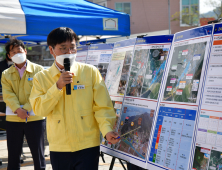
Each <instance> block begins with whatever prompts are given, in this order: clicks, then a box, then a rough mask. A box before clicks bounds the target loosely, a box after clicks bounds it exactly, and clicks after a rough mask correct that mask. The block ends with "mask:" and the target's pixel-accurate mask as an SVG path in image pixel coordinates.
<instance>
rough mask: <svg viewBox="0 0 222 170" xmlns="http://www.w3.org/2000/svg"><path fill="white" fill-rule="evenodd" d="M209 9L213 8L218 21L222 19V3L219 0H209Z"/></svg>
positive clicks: (207, 4) (207, 3) (207, 2)
mask: <svg viewBox="0 0 222 170" xmlns="http://www.w3.org/2000/svg"><path fill="white" fill-rule="evenodd" d="M205 5H206V6H208V7H213V8H214V9H213V12H214V14H215V15H216V17H217V18H216V19H219V18H222V1H218V0H208V1H206V2H205Z"/></svg>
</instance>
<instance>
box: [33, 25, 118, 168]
mask: <svg viewBox="0 0 222 170" xmlns="http://www.w3.org/2000/svg"><path fill="white" fill-rule="evenodd" d="M76 41H77V35H76V34H75V33H74V31H73V30H72V29H70V28H67V27H60V28H57V29H54V30H53V31H52V32H51V33H49V35H48V38H47V44H48V46H49V49H50V53H51V54H52V55H53V57H54V58H55V63H54V64H53V65H52V66H51V67H50V68H49V69H47V70H44V71H41V72H39V73H38V74H36V76H35V77H34V79H33V88H32V92H31V95H30V103H31V105H32V108H33V110H34V112H35V114H36V115H39V116H47V138H48V141H49V149H50V159H51V164H52V168H53V170H73V169H75V170H97V169H98V162H99V145H100V131H101V132H102V134H103V136H104V137H106V139H107V140H108V141H109V142H112V143H113V144H114V143H116V142H118V141H119V139H116V138H117V137H118V134H117V133H115V132H112V127H113V125H114V122H115V118H116V115H115V112H114V109H113V106H112V102H111V100H110V97H109V94H108V91H107V89H106V86H105V83H104V81H103V79H102V76H101V74H100V72H99V70H98V69H97V68H96V67H94V66H91V65H87V64H83V63H77V62H75V57H76ZM64 58H69V59H70V67H71V68H70V71H65V70H64ZM66 84H71V95H66V87H65V85H66Z"/></svg>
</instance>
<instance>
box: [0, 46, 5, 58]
mask: <svg viewBox="0 0 222 170" xmlns="http://www.w3.org/2000/svg"><path fill="white" fill-rule="evenodd" d="M5 55H6V51H5V48H4V47H3V46H0V60H4V59H5Z"/></svg>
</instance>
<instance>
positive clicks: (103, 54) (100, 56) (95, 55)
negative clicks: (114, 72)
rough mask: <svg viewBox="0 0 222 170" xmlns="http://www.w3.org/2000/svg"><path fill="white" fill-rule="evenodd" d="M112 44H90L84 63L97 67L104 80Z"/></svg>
mask: <svg viewBox="0 0 222 170" xmlns="http://www.w3.org/2000/svg"><path fill="white" fill-rule="evenodd" d="M113 46H114V44H95V45H93V44H92V45H90V46H89V50H88V56H87V60H86V63H87V64H91V65H94V66H95V67H97V68H98V69H99V71H100V73H101V75H102V77H103V80H104V81H105V78H106V73H107V69H108V66H109V62H110V59H111V56H112V52H113Z"/></svg>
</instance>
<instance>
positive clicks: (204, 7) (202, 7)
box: [199, 0, 222, 14]
mask: <svg viewBox="0 0 222 170" xmlns="http://www.w3.org/2000/svg"><path fill="white" fill-rule="evenodd" d="M207 1H209V0H199V2H200V13H201V14H203V13H206V12H209V11H212V10H213V9H214V8H213V7H209V6H207V5H206V4H205V3H206V2H207ZM213 1H216V2H217V3H220V2H221V1H222V0H213Z"/></svg>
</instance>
